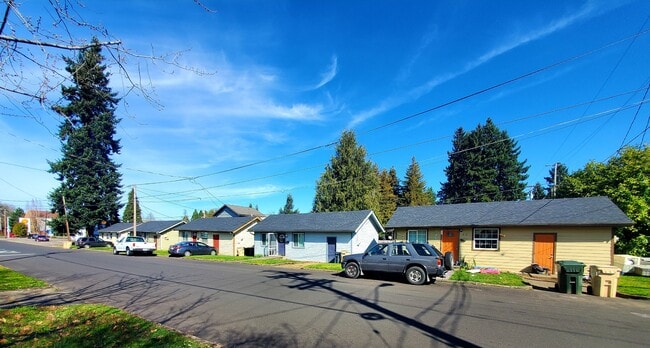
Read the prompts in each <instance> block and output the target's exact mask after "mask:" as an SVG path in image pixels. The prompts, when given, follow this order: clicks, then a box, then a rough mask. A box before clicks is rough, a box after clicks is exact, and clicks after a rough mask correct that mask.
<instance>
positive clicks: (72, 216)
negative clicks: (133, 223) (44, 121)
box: [49, 39, 122, 233]
mask: <svg viewBox="0 0 650 348" xmlns="http://www.w3.org/2000/svg"><path fill="white" fill-rule="evenodd" d="M93 43H95V45H93V46H92V47H89V48H87V49H84V50H82V51H80V52H79V55H78V56H77V58H76V59H69V58H64V59H65V61H66V64H67V67H66V71H67V72H68V73H69V74H70V75H71V77H72V82H73V84H72V86H67V87H66V86H64V87H62V88H61V92H62V95H63V99H64V100H65V101H67V102H68V104H67V105H56V106H54V107H53V110H54V111H56V112H57V113H58V114H59V115H61V116H62V117H63V121H62V123H61V125H60V126H59V133H58V135H59V139H60V140H61V142H62V146H61V152H62V158H61V159H59V160H57V161H54V162H50V163H49V164H50V172H51V173H53V174H55V175H56V179H57V180H58V181H60V182H61V184H60V186H59V187H57V188H55V189H54V190H53V191H52V192H50V194H49V198H50V201H51V204H52V207H53V208H52V211H53V212H57V213H58V215H59V219H65V216H66V214H65V213H66V211H65V210H64V205H63V200H64V199H65V200H66V208H67V218H68V222H69V225H70V229H71V230H72V231H76V230H78V229H81V228H85V230H86V232H87V233H93V232H94V229H95V226H97V225H98V224H100V223H105V224H106V225H111V224H114V223H116V222H119V210H120V208H121V207H122V205H121V204H120V202H119V199H120V195H121V194H122V191H121V183H120V181H121V174H120V173H119V172H118V168H119V165H118V164H116V163H115V162H114V161H113V159H112V156H113V155H115V154H118V153H119V152H120V148H121V146H120V143H119V140H117V139H115V138H114V137H115V127H116V125H117V124H118V123H119V121H120V120H119V119H118V118H116V117H115V109H116V105H117V103H118V101H119V99H118V98H116V94H115V93H113V92H112V91H111V89H110V88H109V87H108V83H109V76H110V74H109V73H108V72H107V71H106V66H105V65H103V61H104V57H103V56H102V55H101V46H100V45H99V43H98V41H97V39H93ZM55 224H56V225H58V226H61V224H60V222H59V223H55Z"/></svg>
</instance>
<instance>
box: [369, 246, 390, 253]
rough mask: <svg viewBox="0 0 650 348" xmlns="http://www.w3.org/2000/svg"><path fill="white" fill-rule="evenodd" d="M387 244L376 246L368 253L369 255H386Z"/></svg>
mask: <svg viewBox="0 0 650 348" xmlns="http://www.w3.org/2000/svg"><path fill="white" fill-rule="evenodd" d="M387 249H388V244H377V245H375V246H374V247H373V248H372V249H370V251H369V252H368V254H369V255H386V253H387V252H388V250H387Z"/></svg>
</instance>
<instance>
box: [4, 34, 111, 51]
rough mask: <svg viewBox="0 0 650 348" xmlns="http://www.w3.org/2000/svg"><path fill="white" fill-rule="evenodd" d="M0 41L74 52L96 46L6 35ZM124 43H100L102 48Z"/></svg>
mask: <svg viewBox="0 0 650 348" xmlns="http://www.w3.org/2000/svg"><path fill="white" fill-rule="evenodd" d="M0 40H3V41H8V42H17V43H24V44H28V45H36V46H44V47H53V48H59V49H62V50H73V51H78V50H83V49H86V48H90V47H92V46H95V44H93V43H89V44H85V45H64V44H59V43H54V42H44V41H37V40H29V39H21V38H17V37H12V36H6V35H0ZM121 44H122V41H119V40H117V41H104V42H100V43H99V45H100V46H111V45H121Z"/></svg>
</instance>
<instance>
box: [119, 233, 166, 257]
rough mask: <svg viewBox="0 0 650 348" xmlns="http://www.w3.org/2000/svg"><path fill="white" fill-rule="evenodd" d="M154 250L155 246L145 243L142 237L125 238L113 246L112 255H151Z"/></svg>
mask: <svg viewBox="0 0 650 348" xmlns="http://www.w3.org/2000/svg"><path fill="white" fill-rule="evenodd" d="M155 250H156V244H154V243H149V242H146V241H145V240H144V238H142V237H133V236H126V237H122V238H120V239H118V240H117V243H115V245H114V246H113V255H118V254H119V253H125V254H126V256H131V255H133V254H135V253H142V254H147V255H153V252H154V251H155Z"/></svg>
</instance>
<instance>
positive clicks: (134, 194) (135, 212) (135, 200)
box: [133, 185, 138, 237]
mask: <svg viewBox="0 0 650 348" xmlns="http://www.w3.org/2000/svg"><path fill="white" fill-rule="evenodd" d="M136 202H137V199H136V193H135V185H133V236H134V237H135V236H136V232H135V226H136V224H137V221H136V216H138V215H137V212H138V205H137V204H136Z"/></svg>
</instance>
